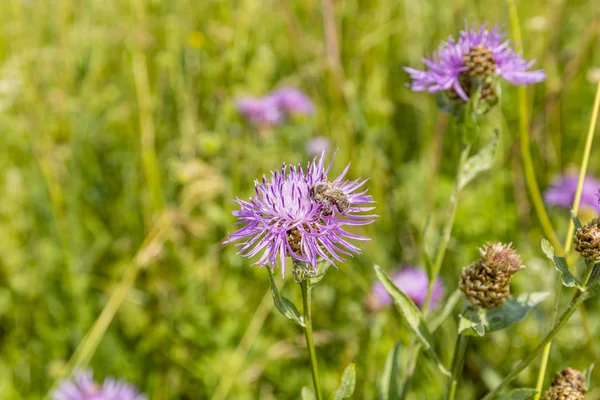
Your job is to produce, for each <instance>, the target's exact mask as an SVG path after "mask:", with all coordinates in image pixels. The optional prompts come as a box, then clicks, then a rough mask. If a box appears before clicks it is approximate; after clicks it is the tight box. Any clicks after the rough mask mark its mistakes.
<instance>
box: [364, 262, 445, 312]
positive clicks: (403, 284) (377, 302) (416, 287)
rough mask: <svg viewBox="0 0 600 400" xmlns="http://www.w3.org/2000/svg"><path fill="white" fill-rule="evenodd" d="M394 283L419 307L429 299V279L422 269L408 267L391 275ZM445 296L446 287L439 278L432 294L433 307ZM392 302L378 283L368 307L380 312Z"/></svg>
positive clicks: (370, 297) (374, 286)
mask: <svg viewBox="0 0 600 400" xmlns="http://www.w3.org/2000/svg"><path fill="white" fill-rule="evenodd" d="M391 279H392V282H394V285H396V286H397V287H398V289H400V290H401V291H402V292H403V293H404V294H406V295H407V296H408V297H410V298H411V299H412V301H414V302H415V304H416V305H418V306H419V307H422V306H423V303H425V298H426V297H427V288H428V286H429V278H427V273H425V271H423V270H422V269H420V268H415V267H407V268H404V269H401V270H398V271H395V272H394V273H392V275H391ZM443 295H444V285H443V284H442V281H441V280H440V279H439V278H438V279H436V280H435V283H434V284H433V291H432V292H431V306H432V308H435V307H436V306H437V304H438V302H439V301H440V300H441V298H442V296H443ZM391 302H392V298H391V297H390V295H389V294H388V292H387V291H386V290H385V288H384V287H383V285H382V284H381V282H376V283H375V284H374V285H373V287H372V289H371V294H370V296H369V299H368V300H367V307H368V308H369V309H370V310H373V311H375V310H378V309H380V308H382V307H383V306H386V305H388V304H390V303H391Z"/></svg>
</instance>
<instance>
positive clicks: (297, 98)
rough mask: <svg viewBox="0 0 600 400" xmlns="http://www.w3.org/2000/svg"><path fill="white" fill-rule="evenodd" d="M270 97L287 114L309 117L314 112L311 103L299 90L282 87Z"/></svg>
mask: <svg viewBox="0 0 600 400" xmlns="http://www.w3.org/2000/svg"><path fill="white" fill-rule="evenodd" d="M270 97H272V98H273V99H274V100H275V103H276V104H277V106H278V107H279V108H280V109H281V110H282V111H284V112H286V113H288V114H303V115H311V114H312V113H313V112H314V111H315V107H314V105H313V103H312V101H310V99H309V98H308V97H307V96H306V95H305V94H304V93H303V92H302V91H301V90H299V89H295V88H291V87H283V88H281V89H277V90H275V91H274V92H273V93H272V94H271V95H270Z"/></svg>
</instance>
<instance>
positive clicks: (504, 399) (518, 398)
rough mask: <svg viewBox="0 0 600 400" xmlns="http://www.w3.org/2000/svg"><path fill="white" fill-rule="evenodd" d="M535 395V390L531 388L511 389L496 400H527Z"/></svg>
mask: <svg viewBox="0 0 600 400" xmlns="http://www.w3.org/2000/svg"><path fill="white" fill-rule="evenodd" d="M536 394H537V390H535V389H531V388H527V389H513V390H511V391H510V392H508V393H506V394H505V395H504V396H501V397H500V398H499V399H498V400H529V399H531V398H533V396H535V395H536Z"/></svg>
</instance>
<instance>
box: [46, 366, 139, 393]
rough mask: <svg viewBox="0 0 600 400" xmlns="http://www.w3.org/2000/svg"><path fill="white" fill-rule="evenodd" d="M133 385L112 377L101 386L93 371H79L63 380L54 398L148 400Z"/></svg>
mask: <svg viewBox="0 0 600 400" xmlns="http://www.w3.org/2000/svg"><path fill="white" fill-rule="evenodd" d="M146 399H147V398H146V396H144V395H143V394H140V392H138V390H137V389H136V388H135V387H133V386H132V385H130V384H128V383H126V382H123V381H116V380H114V379H111V378H107V379H105V380H104V383H103V384H102V385H101V386H100V385H98V384H97V383H96V382H94V379H93V377H92V372H91V371H77V372H75V374H74V376H73V379H72V380H65V381H63V382H61V384H60V386H59V387H58V389H56V390H55V391H54V392H52V400H146Z"/></svg>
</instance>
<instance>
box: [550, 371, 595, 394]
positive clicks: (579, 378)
mask: <svg viewBox="0 0 600 400" xmlns="http://www.w3.org/2000/svg"><path fill="white" fill-rule="evenodd" d="M586 391H587V390H586V387H585V378H584V377H583V374H582V373H581V372H579V371H578V370H576V369H573V368H566V369H564V370H562V371H561V372H559V373H557V374H556V376H555V377H554V381H552V384H551V385H550V388H549V389H548V391H547V392H546V394H545V396H544V400H583V399H584V397H583V395H584V394H585V392H586Z"/></svg>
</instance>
